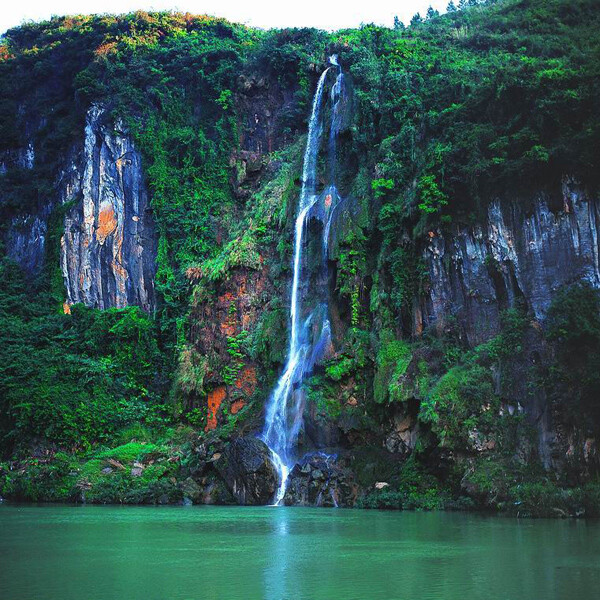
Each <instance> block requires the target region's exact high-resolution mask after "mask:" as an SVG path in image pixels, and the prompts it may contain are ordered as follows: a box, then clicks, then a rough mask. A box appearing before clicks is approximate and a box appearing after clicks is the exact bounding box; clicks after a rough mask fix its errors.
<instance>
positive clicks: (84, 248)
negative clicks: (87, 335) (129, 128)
mask: <svg viewBox="0 0 600 600" xmlns="http://www.w3.org/2000/svg"><path fill="white" fill-rule="evenodd" d="M105 117H106V115H105V112H104V110H103V109H102V108H100V107H98V106H93V107H92V108H91V109H90V111H89V112H88V115H87V119H86V125H85V140H84V146H83V152H82V156H81V159H80V163H79V164H80V167H79V168H74V166H73V165H72V166H71V169H70V171H68V172H67V173H66V174H65V181H64V184H63V194H64V195H63V198H62V201H63V202H71V201H73V202H74V205H73V207H72V208H71V209H70V210H69V211H68V212H67V214H66V216H65V230H64V234H63V237H62V239H61V269H62V273H63V277H64V281H65V288H66V294H67V303H68V304H74V303H76V302H83V303H84V304H86V305H88V306H93V307H96V308H109V307H118V308H122V307H125V306H128V305H138V306H141V307H142V308H144V309H145V310H147V311H149V310H151V309H152V308H153V306H154V298H155V296H154V274H155V257H156V236H155V231H154V224H153V220H152V215H151V211H150V207H149V203H148V194H147V192H146V189H145V187H144V181H143V176H142V168H141V156H140V154H139V152H138V151H137V150H136V149H135V146H134V144H133V142H132V141H131V138H130V137H129V136H128V135H127V133H126V131H125V130H124V128H123V125H122V124H121V123H119V122H117V123H115V124H114V126H113V125H112V123H110V121H106V120H105Z"/></svg>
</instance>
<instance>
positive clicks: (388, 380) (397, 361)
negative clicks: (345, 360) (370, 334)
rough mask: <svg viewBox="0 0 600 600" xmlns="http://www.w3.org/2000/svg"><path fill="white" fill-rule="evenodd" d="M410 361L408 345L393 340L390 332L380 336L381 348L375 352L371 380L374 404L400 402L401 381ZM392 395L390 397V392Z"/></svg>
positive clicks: (410, 355)
mask: <svg viewBox="0 0 600 600" xmlns="http://www.w3.org/2000/svg"><path fill="white" fill-rule="evenodd" d="M411 360H412V351H411V348H410V345H409V344H408V343H407V342H405V341H403V340H395V339H393V337H392V335H391V333H390V332H388V333H387V334H386V333H385V332H384V333H382V334H381V346H380V348H379V351H378V352H377V358H376V371H375V378H374V380H373V395H374V399H375V402H377V403H380V404H381V403H384V402H387V401H388V400H402V399H403V394H402V393H401V392H400V389H401V385H402V384H401V380H402V378H403V376H404V374H405V373H406V369H407V368H408V365H409V364H410V362H411ZM391 390H393V394H392V395H390V391H391Z"/></svg>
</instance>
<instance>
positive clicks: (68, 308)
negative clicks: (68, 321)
mask: <svg viewBox="0 0 600 600" xmlns="http://www.w3.org/2000/svg"><path fill="white" fill-rule="evenodd" d="M63 312H64V313H65V315H70V314H71V305H70V304H69V303H68V302H63Z"/></svg>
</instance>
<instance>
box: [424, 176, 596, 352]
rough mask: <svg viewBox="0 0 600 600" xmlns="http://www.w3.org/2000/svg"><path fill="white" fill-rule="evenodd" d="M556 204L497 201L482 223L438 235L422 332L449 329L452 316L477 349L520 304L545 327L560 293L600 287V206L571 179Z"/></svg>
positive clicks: (427, 253) (429, 258) (429, 251)
mask: <svg viewBox="0 0 600 600" xmlns="http://www.w3.org/2000/svg"><path fill="white" fill-rule="evenodd" d="M551 204H552V203H551V201H550V199H549V198H548V197H547V196H545V195H539V196H538V197H537V198H535V199H534V201H533V203H532V204H531V205H529V206H526V205H523V204H522V203H517V202H500V201H494V202H492V203H491V204H490V205H489V208H488V213H487V220H486V222H484V223H483V224H481V225H478V226H476V227H474V228H470V229H467V228H461V229H458V230H457V231H456V232H454V233H453V234H452V235H448V234H442V233H441V232H439V231H437V232H432V233H431V234H430V236H431V237H430V242H429V244H428V245H427V247H426V248H425V250H424V252H423V259H424V261H425V264H426V267H427V273H428V275H429V282H430V284H429V289H428V291H427V293H426V295H425V297H424V299H423V301H422V302H421V305H420V307H419V309H418V310H417V311H416V313H415V325H416V327H417V328H418V329H422V328H423V327H427V326H435V327H437V328H443V327H444V325H445V323H446V322H447V320H448V317H450V316H453V317H456V319H457V320H458V322H459V324H460V326H461V328H462V330H463V331H464V332H465V334H466V336H467V339H468V342H469V344H470V345H472V346H475V345H477V344H479V343H481V342H483V341H485V340H487V339H489V337H491V336H492V335H494V334H496V333H497V332H498V331H499V328H500V312H501V311H502V310H503V309H505V308H508V307H510V306H514V304H515V302H516V300H517V299H518V298H521V299H522V301H523V302H524V303H525V307H526V308H527V310H528V311H529V312H530V314H531V315H532V316H533V317H534V318H535V319H537V320H541V319H543V317H544V315H545V313H546V311H547V310H548V308H549V306H550V303H551V301H552V298H553V296H554V293H555V292H556V290H558V289H559V288H560V287H561V286H564V285H568V284H570V283H573V282H576V281H580V280H586V281H588V282H589V283H590V284H591V285H592V286H593V287H595V288H600V271H599V262H598V261H599V259H598V257H599V252H600V247H599V245H598V232H599V230H600V201H599V200H598V198H595V197H593V196H591V195H590V194H589V193H588V192H587V191H586V190H585V189H583V188H582V187H580V186H578V185H577V184H576V183H574V182H573V181H570V180H569V181H565V183H564V184H563V188H562V207H561V208H560V209H559V210H552V206H551Z"/></svg>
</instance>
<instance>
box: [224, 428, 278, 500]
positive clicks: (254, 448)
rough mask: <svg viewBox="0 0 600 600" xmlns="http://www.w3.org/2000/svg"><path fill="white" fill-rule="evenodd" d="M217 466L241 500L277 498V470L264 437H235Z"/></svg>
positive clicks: (233, 492) (234, 494)
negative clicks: (260, 438) (261, 438)
mask: <svg viewBox="0 0 600 600" xmlns="http://www.w3.org/2000/svg"><path fill="white" fill-rule="evenodd" d="M214 466H215V469H216V470H217V471H218V473H219V474H220V475H221V477H222V478H223V480H224V481H225V483H226V484H227V487H228V488H229V490H230V492H231V493H232V494H233V496H234V497H235V499H236V500H237V501H238V503H239V504H251V505H260V504H269V502H271V501H272V500H273V496H274V494H275V490H276V489H277V484H278V478H277V470H276V469H275V466H274V465H273V462H272V461H271V451H270V450H269V448H268V447H267V445H266V444H265V443H264V442H263V441H262V440H259V439H257V438H254V437H246V438H237V439H235V440H233V441H232V442H231V443H230V444H229V445H228V446H227V447H226V448H225V450H224V452H223V455H222V456H221V457H220V458H219V459H218V461H217V462H215V465H214Z"/></svg>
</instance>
